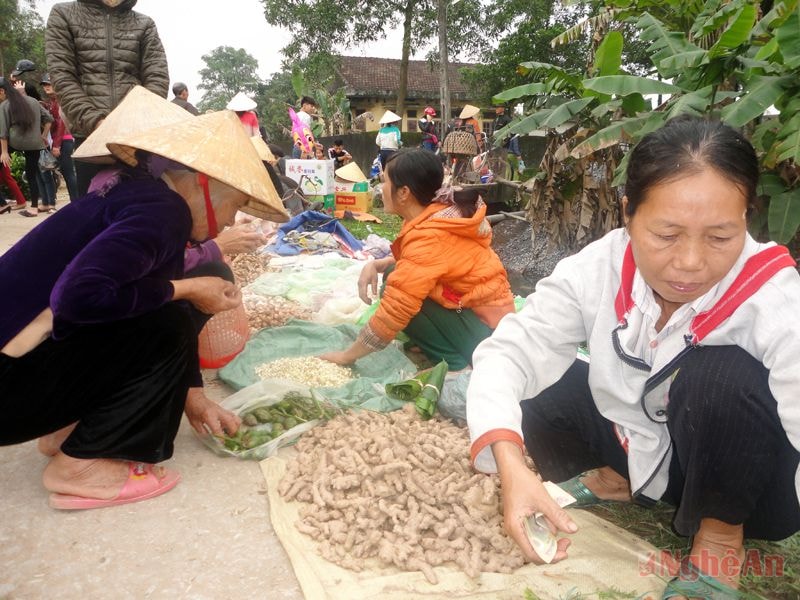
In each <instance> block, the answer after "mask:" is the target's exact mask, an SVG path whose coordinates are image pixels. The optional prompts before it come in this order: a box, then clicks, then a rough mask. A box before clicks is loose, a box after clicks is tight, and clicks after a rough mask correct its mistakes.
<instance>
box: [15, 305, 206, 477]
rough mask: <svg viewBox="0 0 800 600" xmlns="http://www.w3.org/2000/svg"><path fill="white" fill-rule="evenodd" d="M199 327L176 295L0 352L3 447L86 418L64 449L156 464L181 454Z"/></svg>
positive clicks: (80, 454)
mask: <svg viewBox="0 0 800 600" xmlns="http://www.w3.org/2000/svg"><path fill="white" fill-rule="evenodd" d="M192 360H195V361H196V360H197V335H196V332H195V325H194V323H193V321H192V319H191V317H190V314H189V309H188V308H187V307H186V306H183V305H181V304H179V303H176V302H171V303H169V304H166V305H164V306H163V307H161V308H159V309H158V310H155V311H153V312H150V313H147V314H145V315H141V316H139V317H135V318H131V319H124V320H121V321H115V322H112V323H102V324H98V325H89V326H85V327H81V328H80V329H79V330H77V331H76V332H74V333H73V334H72V335H69V336H68V337H66V338H64V339H61V340H54V339H52V338H48V339H47V340H45V341H44V342H42V343H41V344H39V345H38V346H37V347H36V348H34V349H33V350H31V351H30V352H28V353H27V354H25V355H23V356H21V357H19V358H11V357H9V356H6V355H4V354H0V406H1V407H2V409H3V414H4V418H3V419H2V420H0V445H9V444H18V443H21V442H25V441H28V440H31V439H34V438H37V437H40V436H42V435H45V434H48V433H52V432H54V431H57V430H58V429H61V428H62V427H66V426H67V425H69V424H70V423H75V422H76V421H77V422H78V425H77V426H76V427H75V430H74V431H73V432H72V433H71V434H70V436H69V437H68V438H67V439H66V441H65V442H64V443H63V444H62V446H61V450H62V451H63V452H64V453H65V454H67V455H69V456H72V457H74V458H116V459H124V460H133V461H141V462H147V463H156V462H160V461H162V460H166V459H168V458H170V457H171V456H172V452H173V440H174V439H175V435H176V434H177V433H178V426H179V425H180V420H181V413H182V412H183V406H184V402H185V400H186V393H187V391H188V389H189V378H188V374H189V372H190V370H189V365H190V361H192Z"/></svg>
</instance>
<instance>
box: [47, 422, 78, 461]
mask: <svg viewBox="0 0 800 600" xmlns="http://www.w3.org/2000/svg"><path fill="white" fill-rule="evenodd" d="M76 425H77V423H73V424H72V425H67V426H66V427H62V428H61V429H59V430H58V431H54V432H53V433H48V434H47V435H43V436H42V437H40V438H39V443H38V447H39V452H41V453H42V454H44V455H45V456H55V455H56V454H57V453H58V451H59V450H61V444H63V443H64V440H66V439H67V438H68V437H69V434H70V433H72V430H73V429H75V426H76Z"/></svg>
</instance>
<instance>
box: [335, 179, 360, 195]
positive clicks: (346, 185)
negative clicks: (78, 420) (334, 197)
mask: <svg viewBox="0 0 800 600" xmlns="http://www.w3.org/2000/svg"><path fill="white" fill-rule="evenodd" d="M355 186H356V182H355V181H345V180H344V179H339V178H338V177H334V179H333V189H334V192H335V193H337V194H338V193H339V192H352V191H354V190H353V188H354V187H355Z"/></svg>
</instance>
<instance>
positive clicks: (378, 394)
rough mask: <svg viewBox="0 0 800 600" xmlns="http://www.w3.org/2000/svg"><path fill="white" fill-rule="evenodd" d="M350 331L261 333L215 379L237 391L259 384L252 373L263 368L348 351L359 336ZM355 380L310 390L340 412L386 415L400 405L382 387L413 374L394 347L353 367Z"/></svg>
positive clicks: (298, 328) (302, 326) (309, 327)
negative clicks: (293, 358) (272, 363)
mask: <svg viewBox="0 0 800 600" xmlns="http://www.w3.org/2000/svg"><path fill="white" fill-rule="evenodd" d="M358 332H359V327H356V326H355V325H335V326H327V325H320V324H318V323H310V322H308V321H289V323H287V324H286V325H285V326H284V327H273V328H270V329H262V330H261V331H259V332H258V333H257V334H256V335H254V336H253V337H252V338H250V341H249V342H247V345H246V346H245V348H244V350H242V352H241V353H240V354H239V355H238V356H237V357H236V358H234V359H233V360H232V361H231V362H230V363H228V364H227V365H226V366H224V367H223V368H222V369H220V370H219V377H220V379H222V380H223V381H224V382H225V383H227V384H228V385H230V386H231V387H233V388H235V389H237V390H240V389H242V388H244V387H247V386H249V385H252V384H253V383H256V382H257V381H259V378H258V376H257V375H256V372H255V368H256V367H257V366H258V365H261V364H263V363H266V362H270V361H273V360H276V359H278V358H284V357H290V356H319V355H320V354H324V353H325V352H329V351H331V350H343V349H345V348H347V347H348V346H349V345H350V344H352V343H353V341H354V340H355V339H356V336H357V335H358ZM353 370H354V371H355V373H356V374H357V375H358V378H357V379H353V380H352V381H350V382H349V383H347V384H345V385H343V386H341V387H339V388H315V389H314V391H315V393H316V394H318V395H320V396H322V397H324V398H326V399H327V400H329V401H331V402H333V403H334V404H337V405H339V406H342V407H356V406H358V407H361V408H366V409H369V410H376V411H381V412H386V411H390V410H396V409H398V408H400V407H401V406H402V405H403V404H404V403H403V402H402V401H401V400H394V399H391V398H389V397H388V396H387V395H386V391H385V385H386V384H387V383H397V382H400V381H403V380H405V379H409V378H410V377H412V376H413V375H414V374H415V373H416V372H417V368H416V366H415V365H414V363H413V362H411V361H410V360H409V359H408V358H407V357H406V355H405V354H404V353H403V352H402V351H401V350H400V349H399V348H398V347H397V346H396V345H395V344H390V345H389V346H387V347H386V348H384V349H383V350H381V351H380V352H373V353H372V354H369V355H367V356H365V357H364V358H361V359H359V360H357V361H356V363H355V365H353Z"/></svg>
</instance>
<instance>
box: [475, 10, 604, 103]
mask: <svg viewBox="0 0 800 600" xmlns="http://www.w3.org/2000/svg"><path fill="white" fill-rule="evenodd" d="M460 4H467V3H465V2H462V3H460ZM579 16H580V13H579V12H577V11H576V10H574V9H565V8H564V7H562V6H561V5H560V3H558V2H553V1H551V0H534V1H529V0H511V1H501V0H497V1H495V2H491V3H489V4H488V5H487V8H486V13H485V15H484V16H483V17H481V22H482V23H483V28H484V31H483V34H482V35H483V36H485V37H486V38H488V39H496V40H498V41H497V43H496V47H495V46H494V45H493V46H492V47H489V48H487V49H485V50H484V51H483V52H481V53H480V54H479V56H480V59H481V60H480V64H478V65H477V66H476V67H475V68H474V69H471V70H470V71H468V72H466V73H465V74H464V79H465V81H466V82H467V85H468V86H469V88H470V90H471V91H472V93H473V95H475V97H476V98H477V100H478V101H479V102H481V103H486V104H488V103H489V102H490V101H491V99H492V97H494V101H495V102H506V101H507V100H500V99H498V97H497V94H499V93H500V92H501V91H502V90H504V89H508V88H510V87H514V86H517V85H521V84H523V83H524V82H525V81H526V76H525V74H524V73H521V72H519V71H518V70H517V65H518V64H519V62H520V59H521V58H525V59H528V60H535V61H537V62H542V63H550V64H553V65H556V66H558V67H560V68H562V69H566V70H576V71H577V70H579V69H580V68H581V67H582V66H583V65H584V64H585V62H586V49H587V47H588V40H586V39H581V40H579V41H578V42H577V43H575V44H573V45H571V46H568V47H563V48H557V49H555V48H553V47H551V45H550V40H552V39H553V38H554V37H556V36H558V35H559V34H561V33H562V32H564V30H565V29H566V28H568V27H569V26H571V25H572V24H573V23H574V22H575V21H576V19H577V18H578V17H579Z"/></svg>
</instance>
